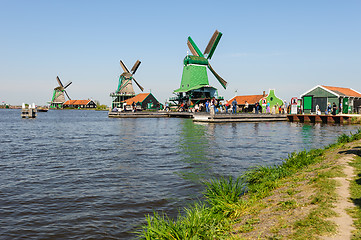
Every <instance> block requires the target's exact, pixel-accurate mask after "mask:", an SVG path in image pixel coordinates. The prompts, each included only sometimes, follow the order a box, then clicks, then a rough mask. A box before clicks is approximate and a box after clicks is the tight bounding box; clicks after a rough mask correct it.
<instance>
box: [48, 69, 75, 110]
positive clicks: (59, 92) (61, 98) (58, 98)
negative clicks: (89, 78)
mask: <svg viewBox="0 0 361 240" xmlns="http://www.w3.org/2000/svg"><path fill="white" fill-rule="evenodd" d="M56 80H57V82H58V84H59V86H57V87H56V88H54V91H53V97H52V99H51V102H50V108H53V109H61V108H63V104H64V103H65V101H66V100H65V95H66V96H67V97H68V99H69V100H71V99H70V97H69V95H68V93H67V92H66V90H65V89H66V88H67V87H69V86H70V84H72V82H68V83H67V84H65V86H64V85H63V83H62V82H61V81H60V78H59V77H58V76H57V77H56ZM64 94H65V95H64Z"/></svg>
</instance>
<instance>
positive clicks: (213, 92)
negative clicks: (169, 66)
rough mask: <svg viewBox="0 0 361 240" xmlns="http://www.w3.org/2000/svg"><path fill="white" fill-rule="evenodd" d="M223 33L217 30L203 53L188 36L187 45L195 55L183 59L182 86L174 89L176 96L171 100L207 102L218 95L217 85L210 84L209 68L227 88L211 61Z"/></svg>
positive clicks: (193, 102)
mask: <svg viewBox="0 0 361 240" xmlns="http://www.w3.org/2000/svg"><path fill="white" fill-rule="evenodd" d="M221 37H222V33H221V32H219V31H217V30H216V31H215V32H214V34H213V36H212V38H211V39H210V41H209V43H208V45H207V47H206V49H205V50H204V53H202V52H201V51H200V50H199V48H198V47H197V45H196V44H195V42H194V41H193V40H192V38H191V37H188V41H187V45H188V48H189V50H190V51H191V53H192V54H193V55H188V54H187V56H186V57H185V58H184V61H183V64H184V66H183V74H182V81H181V85H180V88H178V89H176V90H174V93H175V94H176V97H174V98H172V99H170V100H171V101H174V102H178V104H180V103H182V102H188V103H190V102H191V103H192V104H195V103H200V102H205V101H207V100H209V99H211V98H213V97H215V98H217V99H219V100H220V99H222V98H220V97H218V92H217V89H216V88H215V87H212V86H210V84H209V81H208V75H207V68H208V69H209V70H210V71H211V73H212V74H213V75H214V77H215V78H216V79H217V80H218V81H219V83H220V84H221V85H222V86H223V88H224V89H226V86H227V82H226V81H225V80H224V79H223V78H222V77H220V76H219V75H218V74H217V73H216V72H215V70H214V69H213V68H212V66H211V65H210V63H209V60H210V59H211V58H212V56H213V53H214V51H215V49H216V47H217V45H218V42H219V40H220V39H221Z"/></svg>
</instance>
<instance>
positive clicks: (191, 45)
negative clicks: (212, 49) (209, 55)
mask: <svg viewBox="0 0 361 240" xmlns="http://www.w3.org/2000/svg"><path fill="white" fill-rule="evenodd" d="M187 45H188V48H189V50H191V52H192V54H193V55H194V56H197V57H204V56H203V54H202V52H201V50H199V48H198V47H197V45H196V44H195V43H194V41H193V40H192V38H191V37H188V41H187Z"/></svg>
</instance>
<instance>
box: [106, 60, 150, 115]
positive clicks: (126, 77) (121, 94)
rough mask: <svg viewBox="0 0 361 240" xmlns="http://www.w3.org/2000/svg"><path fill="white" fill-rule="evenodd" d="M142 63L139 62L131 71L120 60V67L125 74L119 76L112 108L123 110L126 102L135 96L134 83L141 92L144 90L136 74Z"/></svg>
mask: <svg viewBox="0 0 361 240" xmlns="http://www.w3.org/2000/svg"><path fill="white" fill-rule="evenodd" d="M140 63H141V62H140V61H139V60H137V61H136V62H135V64H134V66H133V67H132V69H131V71H129V70H128V68H127V67H126V66H125V64H124V63H123V62H122V61H121V60H120V66H121V67H122V69H123V71H124V72H123V73H122V74H121V75H120V76H119V82H118V88H117V90H116V91H115V92H114V93H111V94H110V96H111V97H112V108H115V107H117V108H122V107H123V104H124V101H125V100H127V99H129V98H132V97H134V96H135V91H134V88H133V81H134V82H135V84H137V86H138V87H139V89H140V90H141V91H143V90H144V88H143V87H142V86H140V84H139V83H138V82H137V80H135V78H134V76H133V75H134V74H135V72H136V71H137V69H138V67H139V65H140Z"/></svg>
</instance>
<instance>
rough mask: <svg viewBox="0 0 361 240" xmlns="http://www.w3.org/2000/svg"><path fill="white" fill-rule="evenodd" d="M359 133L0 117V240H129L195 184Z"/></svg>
mask: <svg viewBox="0 0 361 240" xmlns="http://www.w3.org/2000/svg"><path fill="white" fill-rule="evenodd" d="M358 127H359V126H357V125H344V126H342V125H321V124H316V125H306V124H297V123H288V122H278V123H230V124H219V125H214V124H196V123H193V122H192V121H191V120H190V119H175V118H174V119H109V118H108V117H107V112H96V111H76V110H73V111H72V110H69V111H56V110H50V111H49V112H47V113H38V117H37V118H36V119H21V117H20V110H0V216H1V217H0V236H1V238H4V239H21V238H22V239H132V238H134V236H135V235H134V233H132V232H134V231H136V230H137V229H138V227H139V225H140V224H141V223H142V222H143V221H144V216H145V215H146V214H152V212H153V210H156V211H164V212H166V213H168V214H169V215H171V216H175V215H176V214H177V212H178V209H179V208H181V207H184V206H186V204H187V203H189V202H191V201H192V200H194V199H197V198H199V197H200V196H201V195H200V193H201V191H202V190H203V187H202V184H201V182H202V181H203V180H207V179H209V178H212V177H218V176H229V175H231V176H235V177H236V176H239V175H240V174H241V173H242V172H244V171H245V170H247V169H248V168H250V167H252V166H255V165H273V164H279V163H281V162H282V158H286V157H287V156H288V154H289V153H291V152H293V151H296V150H303V149H310V148H317V147H321V146H325V145H328V144H330V143H333V142H334V141H335V139H336V138H337V136H338V135H339V134H341V133H349V132H351V131H352V132H353V131H355V130H356V129H357V128H358Z"/></svg>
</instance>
